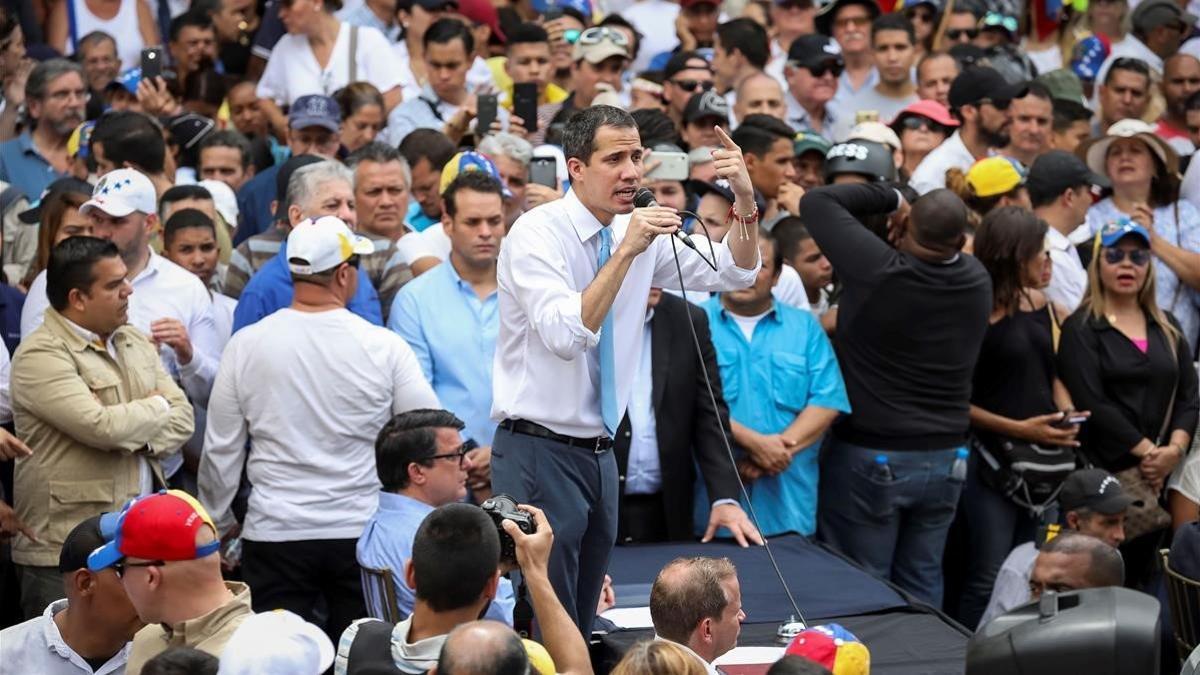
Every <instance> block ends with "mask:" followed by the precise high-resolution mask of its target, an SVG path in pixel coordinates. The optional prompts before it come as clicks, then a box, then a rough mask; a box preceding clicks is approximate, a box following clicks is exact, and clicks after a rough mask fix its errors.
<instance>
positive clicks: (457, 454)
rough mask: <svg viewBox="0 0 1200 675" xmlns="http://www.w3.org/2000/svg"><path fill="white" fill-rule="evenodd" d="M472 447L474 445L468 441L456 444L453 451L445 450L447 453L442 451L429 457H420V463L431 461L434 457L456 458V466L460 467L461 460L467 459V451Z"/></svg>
mask: <svg viewBox="0 0 1200 675" xmlns="http://www.w3.org/2000/svg"><path fill="white" fill-rule="evenodd" d="M472 447H474V446H472V445H471V444H470V443H463V444H462V445H460V446H458V449H457V450H455V451H454V452H447V453H444V454H441V455H430V456H429V457H426V458H425V459H422V460H421V463H422V464H424V463H426V462H428V463H432V462H433V460H435V459H454V458H458V466H459V467H462V465H463V462H465V461H466V459H467V453H468V452H470V451H471V448H472Z"/></svg>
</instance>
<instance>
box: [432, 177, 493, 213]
mask: <svg viewBox="0 0 1200 675" xmlns="http://www.w3.org/2000/svg"><path fill="white" fill-rule="evenodd" d="M462 190H470V191H472V192H482V193H483V194H487V195H498V196H499V197H500V199H501V200H503V199H504V191H503V189H502V188H501V187H500V181H497V180H496V179H495V178H492V177H491V176H489V175H487V174H486V173H483V172H482V171H464V172H462V173H460V174H458V175H457V176H455V177H454V180H452V181H450V184H449V185H447V186H446V189H445V190H444V191H443V192H442V208H443V209H445V211H446V215H448V216H450V217H451V218H453V217H454V214H455V213H457V212H458V202H457V201H456V200H455V199H454V197H455V195H457V194H458V193H459V192H460V191H462Z"/></svg>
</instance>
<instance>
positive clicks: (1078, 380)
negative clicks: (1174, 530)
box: [1058, 217, 1200, 570]
mask: <svg viewBox="0 0 1200 675" xmlns="http://www.w3.org/2000/svg"><path fill="white" fill-rule="evenodd" d="M1152 237H1153V235H1151V234H1150V232H1149V231H1148V230H1147V229H1146V228H1145V227H1143V226H1142V225H1141V224H1139V223H1137V222H1135V221H1133V220H1130V219H1129V218H1124V217H1122V218H1118V219H1115V220H1113V221H1110V222H1108V223H1105V224H1104V225H1103V226H1102V227H1101V228H1100V229H1099V231H1098V232H1097V234H1096V236H1095V239H1094V241H1095V244H1094V251H1095V254H1094V255H1093V256H1092V261H1091V263H1090V264H1089V265H1088V290H1087V292H1086V293H1085V294H1084V296H1083V302H1082V303H1081V304H1080V306H1079V309H1078V310H1076V311H1075V313H1074V314H1072V315H1071V317H1070V318H1069V319H1067V321H1066V323H1065V324H1064V325H1063V329H1062V342H1061V344H1060V345H1059V352H1058V372H1059V376H1060V377H1062V380H1063V382H1064V383H1065V384H1066V385H1067V390H1068V391H1069V392H1070V394H1071V398H1072V399H1073V400H1074V402H1075V405H1076V406H1077V407H1079V408H1082V409H1086V410H1090V411H1091V412H1092V416H1091V418H1090V419H1089V420H1088V421H1087V423H1086V424H1084V426H1083V430H1082V434H1081V438H1080V440H1082V441H1083V449H1084V453H1085V455H1086V456H1087V458H1088V459H1090V460H1091V461H1092V462H1093V463H1094V464H1095V465H1096V466H1099V467H1100V468H1103V469H1105V470H1106V471H1109V472H1111V473H1113V474H1117V476H1118V478H1120V479H1121V484H1122V486H1123V487H1125V488H1126V490H1129V491H1135V492H1137V491H1139V490H1138V489H1137V488H1139V487H1140V488H1141V489H1140V492H1142V493H1144V494H1145V495H1146V496H1144V497H1142V500H1143V502H1146V504H1145V505H1146V506H1151V507H1152V506H1153V503H1152V500H1153V498H1154V496H1156V495H1157V494H1158V493H1159V492H1160V491H1161V489H1162V486H1163V483H1164V482H1165V480H1166V478H1167V476H1169V475H1170V474H1171V472H1172V471H1173V470H1174V469H1175V467H1176V466H1178V465H1179V463H1180V460H1182V459H1183V456H1184V453H1185V450H1186V448H1187V447H1188V444H1189V443H1190V440H1191V434H1192V433H1193V432H1194V431H1195V430H1196V420H1197V411H1198V409H1200V401H1198V395H1197V389H1196V369H1195V368H1194V367H1193V365H1192V353H1191V347H1190V346H1189V345H1188V342H1187V340H1186V339H1185V338H1184V337H1183V335H1182V333H1181V331H1180V326H1179V322H1177V321H1176V320H1175V317H1174V316H1172V315H1171V314H1170V312H1167V311H1164V310H1162V309H1159V303H1157V302H1156V301H1155V287H1156V286H1157V284H1158V280H1156V279H1155V276H1156V275H1155V267H1156V263H1155V262H1154V260H1153V258H1154V255H1153V253H1152V243H1151V240H1152ZM1121 472H1125V473H1124V474H1122V473H1121ZM1131 488H1134V489H1133V490H1131ZM1129 526H1130V523H1129V522H1128V521H1127V522H1126V530H1127V532H1126V536H1127V538H1129V539H1132V540H1133V541H1128V542H1127V543H1126V544H1125V545H1123V546H1122V547H1121V552H1122V554H1123V555H1124V556H1125V561H1126V563H1125V566H1126V569H1128V570H1146V569H1149V567H1150V562H1151V558H1152V556H1153V554H1154V552H1155V549H1156V548H1157V544H1158V539H1159V538H1158V536H1157V535H1158V534H1160V533H1159V532H1154V531H1151V532H1146V533H1145V534H1144V536H1142V537H1137V538H1134V537H1131V536H1129V535H1130V534H1134V535H1136V534H1138V532H1137V531H1136V530H1130V529H1129ZM1141 529H1143V530H1144V529H1145V526H1141Z"/></svg>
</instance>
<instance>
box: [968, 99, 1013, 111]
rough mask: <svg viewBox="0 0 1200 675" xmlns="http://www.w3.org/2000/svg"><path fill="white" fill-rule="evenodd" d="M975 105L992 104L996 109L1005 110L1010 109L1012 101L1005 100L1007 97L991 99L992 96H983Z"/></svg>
mask: <svg viewBox="0 0 1200 675" xmlns="http://www.w3.org/2000/svg"><path fill="white" fill-rule="evenodd" d="M975 105H976V106H983V105H990V106H992V107H993V108H995V109H996V110H999V111H1001V112H1003V111H1005V110H1008V106H1010V105H1012V101H1011V100H1005V99H1000V100H995V99H990V98H981V99H979V103H976V104H975Z"/></svg>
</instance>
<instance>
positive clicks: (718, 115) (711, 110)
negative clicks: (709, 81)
mask: <svg viewBox="0 0 1200 675" xmlns="http://www.w3.org/2000/svg"><path fill="white" fill-rule="evenodd" d="M705 119H715V120H718V121H721V122H724V123H725V124H729V103H728V102H726V101H725V97H724V96H722V95H720V94H718V93H717V92H716V91H715V90H713V89H709V90H708V91H705V92H701V93H699V94H695V95H693V96H692V97H691V98H689V99H688V102H687V106H686V107H684V109H683V120H684V121H685V122H687V123H692V122H700V121H702V120H705Z"/></svg>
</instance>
